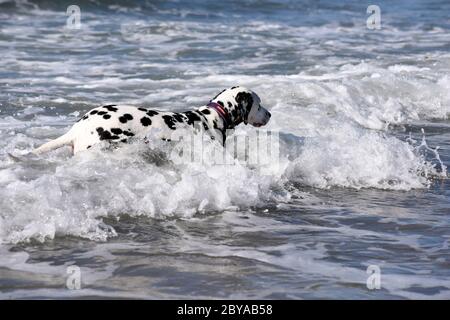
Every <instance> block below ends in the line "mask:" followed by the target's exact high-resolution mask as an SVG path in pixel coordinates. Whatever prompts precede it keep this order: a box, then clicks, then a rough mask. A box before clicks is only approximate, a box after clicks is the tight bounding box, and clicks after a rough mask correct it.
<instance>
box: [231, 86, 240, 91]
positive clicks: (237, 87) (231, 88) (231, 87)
mask: <svg viewBox="0 0 450 320" xmlns="http://www.w3.org/2000/svg"><path fill="white" fill-rule="evenodd" d="M236 88H239V86H234V87H231V90H233V89H236Z"/></svg>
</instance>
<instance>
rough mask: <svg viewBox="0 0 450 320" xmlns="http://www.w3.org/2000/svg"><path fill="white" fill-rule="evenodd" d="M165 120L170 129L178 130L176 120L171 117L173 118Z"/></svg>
mask: <svg viewBox="0 0 450 320" xmlns="http://www.w3.org/2000/svg"><path fill="white" fill-rule="evenodd" d="M163 119H164V122H165V123H166V125H167V126H168V127H169V128H170V129H172V130H175V129H176V127H175V122H174V119H173V117H171V116H167V115H166V116H163Z"/></svg>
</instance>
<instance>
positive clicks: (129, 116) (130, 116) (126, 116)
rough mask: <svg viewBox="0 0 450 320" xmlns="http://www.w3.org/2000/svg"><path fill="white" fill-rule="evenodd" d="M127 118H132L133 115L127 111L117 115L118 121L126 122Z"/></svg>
mask: <svg viewBox="0 0 450 320" xmlns="http://www.w3.org/2000/svg"><path fill="white" fill-rule="evenodd" d="M128 120H133V116H132V115H131V114H129V113H125V114H124V115H123V116H121V117H119V121H120V122H122V123H127V121H128Z"/></svg>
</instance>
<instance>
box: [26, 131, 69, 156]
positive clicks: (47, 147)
mask: <svg viewBox="0 0 450 320" xmlns="http://www.w3.org/2000/svg"><path fill="white" fill-rule="evenodd" d="M72 143H73V139H72V135H71V134H70V131H69V132H67V133H66V134H65V135H62V136H61V137H59V138H56V139H55V140H52V141H49V142H47V143H45V144H43V145H42V146H40V147H39V148H36V149H34V150H33V151H32V153H34V154H36V155H39V154H42V153H45V152H48V151H51V150H55V149H58V148H61V147H62V146H66V145H71V144H72Z"/></svg>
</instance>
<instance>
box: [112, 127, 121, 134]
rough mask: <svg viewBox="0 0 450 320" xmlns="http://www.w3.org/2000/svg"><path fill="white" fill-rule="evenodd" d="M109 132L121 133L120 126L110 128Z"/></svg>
mask: <svg viewBox="0 0 450 320" xmlns="http://www.w3.org/2000/svg"><path fill="white" fill-rule="evenodd" d="M111 132H112V133H114V134H121V133H122V129H120V128H112V129H111Z"/></svg>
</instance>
